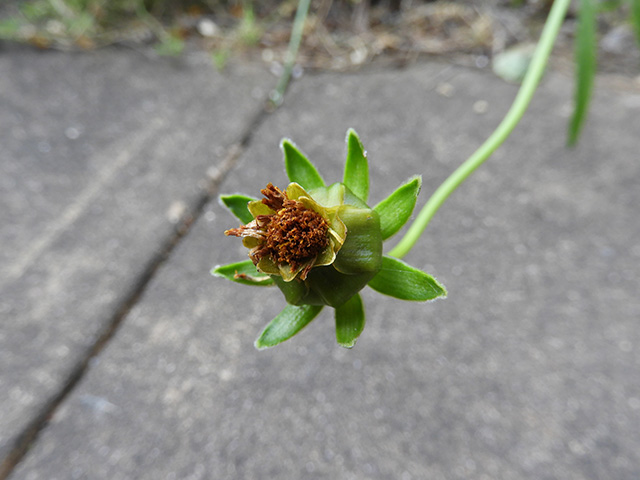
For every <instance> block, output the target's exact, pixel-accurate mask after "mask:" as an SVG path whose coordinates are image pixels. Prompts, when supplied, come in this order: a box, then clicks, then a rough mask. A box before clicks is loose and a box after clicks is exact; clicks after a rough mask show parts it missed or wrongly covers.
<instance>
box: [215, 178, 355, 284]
mask: <svg viewBox="0 0 640 480" xmlns="http://www.w3.org/2000/svg"><path fill="white" fill-rule="evenodd" d="M260 193H262V195H264V197H265V198H263V199H262V200H261V201H260V200H256V201H253V202H249V204H248V206H247V208H248V209H249V212H250V213H251V215H252V216H253V218H254V220H252V221H251V222H250V223H248V224H247V225H243V226H241V227H239V228H232V229H230V230H227V231H226V232H224V233H225V235H232V236H236V237H243V243H244V246H245V247H247V248H249V249H250V251H249V257H250V258H251V260H252V261H253V264H254V265H255V266H256V267H257V269H258V271H260V272H262V273H266V274H270V275H279V276H281V277H282V279H283V280H284V281H285V282H290V281H292V280H294V279H298V280H301V281H304V280H306V278H307V275H308V274H309V271H310V270H311V269H312V268H313V267H318V266H323V265H330V264H331V263H333V261H334V260H335V258H336V254H337V253H338V251H339V250H340V248H341V247H342V244H343V243H344V240H345V234H346V227H345V225H344V223H343V222H342V220H340V218H338V215H337V210H338V208H337V207H333V208H330V209H329V208H325V207H323V206H322V205H320V204H318V203H317V202H316V201H315V200H313V198H311V196H310V195H309V194H308V193H307V192H306V191H305V190H304V189H303V188H302V187H301V186H300V185H298V184H297V183H291V184H290V185H289V187H287V189H286V191H285V192H283V191H281V190H280V189H279V188H278V187H276V186H274V185H273V184H271V183H269V184H268V185H267V187H266V188H265V189H263V190H261V191H260Z"/></svg>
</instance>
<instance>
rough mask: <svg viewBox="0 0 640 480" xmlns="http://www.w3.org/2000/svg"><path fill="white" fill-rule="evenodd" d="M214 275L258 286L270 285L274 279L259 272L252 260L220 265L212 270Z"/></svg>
mask: <svg viewBox="0 0 640 480" xmlns="http://www.w3.org/2000/svg"><path fill="white" fill-rule="evenodd" d="M211 275H213V276H214V277H222V278H226V279H227V280H231V281H232V282H236V283H241V284H243V285H252V286H256V287H268V286H270V285H273V279H272V278H271V277H270V276H269V275H265V274H264V273H261V272H259V271H258V270H257V269H256V266H255V265H254V264H253V262H252V261H251V260H244V261H242V262H235V263H229V264H227V265H218V266H216V267H214V268H213V269H212V270H211Z"/></svg>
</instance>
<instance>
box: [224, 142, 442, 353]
mask: <svg viewBox="0 0 640 480" xmlns="http://www.w3.org/2000/svg"><path fill="white" fill-rule="evenodd" d="M347 147H348V148H347V149H348V153H347V161H346V165H345V172H344V179H343V182H342V183H334V184H332V185H329V186H326V185H325V183H324V180H323V179H322V177H321V176H320V174H319V173H318V172H317V170H316V168H315V167H314V166H313V164H312V163H311V162H310V161H309V160H308V159H307V158H306V157H305V156H304V155H303V154H302V153H301V152H300V151H299V150H298V149H297V148H296V147H295V146H294V145H293V144H292V143H291V142H289V141H288V140H284V141H283V142H282V148H283V150H284V155H285V167H286V171H287V174H288V176H289V179H290V181H291V183H290V184H289V186H288V187H287V188H286V190H285V191H282V190H280V189H279V188H278V187H276V186H274V185H273V184H271V183H269V184H268V185H267V186H266V188H264V189H262V190H261V193H262V195H263V197H264V198H263V199H262V200H255V199H253V198H250V197H246V196H243V195H228V196H223V197H221V200H222V202H223V203H224V204H225V205H226V206H227V207H229V209H230V210H231V211H232V212H233V213H234V214H235V215H236V216H237V217H238V218H239V219H240V220H242V221H243V222H244V223H245V224H244V225H242V226H240V227H237V228H232V229H229V230H227V231H225V234H226V235H228V236H235V237H241V238H242V241H243V244H244V246H245V247H247V248H248V249H249V260H245V261H243V262H236V263H232V264H229V265H224V266H218V267H216V268H214V269H213V270H212V273H213V274H214V275H216V276H221V277H225V278H227V279H229V280H233V281H235V282H238V283H244V284H249V285H255V286H268V285H274V284H275V285H277V286H278V287H279V289H280V290H281V291H282V293H283V294H284V297H285V300H286V301H287V303H288V305H287V307H285V309H284V310H283V311H282V312H281V313H280V314H279V315H278V316H277V317H276V318H275V319H273V320H272V321H271V323H269V325H267V327H266V328H265V330H264V331H263V332H262V334H261V335H260V337H259V338H258V340H257V341H256V346H257V347H258V348H264V347H269V346H273V345H277V344H278V343H280V342H283V341H284V340H287V339H288V338H291V337H292V336H293V335H295V334H296V333H297V332H298V331H299V330H301V329H302V328H303V327H304V326H305V325H307V324H308V323H309V322H310V321H311V320H313V319H314V318H315V317H316V316H317V315H318V313H319V312H320V311H321V310H322V308H323V307H324V306H330V307H333V308H334V309H335V319H336V337H337V340H338V343H339V344H340V345H343V346H345V347H352V346H353V345H354V344H355V342H356V339H357V338H358V336H359V335H360V333H361V332H362V329H363V328H364V323H365V317H364V307H363V304H362V299H361V298H360V295H359V293H358V292H359V291H360V290H362V289H363V288H364V287H365V286H367V285H369V286H370V287H372V288H373V289H374V290H376V291H378V292H381V293H384V294H386V295H390V296H393V297H396V298H400V299H404V300H432V299H434V298H437V297H439V296H443V295H445V294H446V290H445V289H444V287H443V286H442V285H440V284H439V283H438V282H437V281H436V280H435V279H434V278H433V277H431V276H430V275H428V274H426V273H424V272H421V271H420V270H417V269H415V268H413V267H411V266H409V265H407V264H406V263H404V262H402V261H400V260H398V259H395V258H393V257H389V256H385V255H383V254H382V248H383V246H382V242H383V240H385V239H387V238H389V237H391V236H392V235H393V234H395V233H396V232H397V231H398V230H399V229H400V228H401V227H402V226H403V225H404V223H405V222H406V221H407V220H408V219H409V217H410V216H411V212H412V211H413V208H414V206H415V203H416V198H417V195H418V191H419V190H420V185H421V180H420V177H413V178H411V179H409V181H407V183H405V184H403V185H401V186H400V187H399V188H398V189H396V190H395V191H394V192H393V193H392V194H391V195H389V196H388V197H387V198H386V199H384V200H382V201H381V202H380V203H378V204H377V205H376V206H375V207H373V208H370V207H369V206H368V205H367V203H366V201H367V197H368V193H369V173H368V163H367V159H366V155H365V153H364V149H363V148H362V144H361V143H360V139H359V138H358V136H357V134H356V133H355V131H353V130H349V132H348V133H347Z"/></svg>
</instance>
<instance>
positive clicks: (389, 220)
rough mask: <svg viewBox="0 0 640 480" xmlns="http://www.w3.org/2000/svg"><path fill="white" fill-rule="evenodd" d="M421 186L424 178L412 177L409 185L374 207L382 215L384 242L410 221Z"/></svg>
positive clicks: (381, 224)
mask: <svg viewBox="0 0 640 480" xmlns="http://www.w3.org/2000/svg"><path fill="white" fill-rule="evenodd" d="M421 186H422V177H420V176H415V177H412V178H410V179H409V181H407V183H405V184H404V185H401V186H400V187H398V188H397V189H396V191H395V192H393V193H392V194H391V195H389V196H388V197H387V198H385V199H384V200H382V201H381V202H380V203H379V204H377V205H376V206H375V207H373V209H374V210H375V211H376V212H378V215H380V229H381V231H382V239H383V240H386V239H387V238H389V237H390V236H392V235H393V234H395V233H397V232H398V230H400V229H401V228H402V226H403V225H404V224H405V223H406V222H407V220H409V217H411V213H412V212H413V208H414V207H415V205H416V200H417V199H418V193H419V192H420V187H421Z"/></svg>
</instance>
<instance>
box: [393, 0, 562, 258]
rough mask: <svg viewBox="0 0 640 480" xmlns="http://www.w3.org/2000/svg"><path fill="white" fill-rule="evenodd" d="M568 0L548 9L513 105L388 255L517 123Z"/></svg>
mask: <svg viewBox="0 0 640 480" xmlns="http://www.w3.org/2000/svg"><path fill="white" fill-rule="evenodd" d="M569 3H570V0H555V1H554V2H553V5H552V7H551V11H550V12H549V17H548V18H547V21H546V23H545V25H544V28H543V30H542V34H541V36H540V41H539V42H538V46H537V47H536V50H535V52H534V54H533V58H532V59H531V64H530V65H529V69H528V70H527V74H526V75H525V77H524V80H523V81H522V86H521V87H520V90H519V91H518V94H517V95H516V98H515V100H514V101H513V105H511V108H510V109H509V111H508V112H507V114H506V116H505V117H504V119H503V120H502V122H500V125H498V127H497V128H496V130H495V131H494V132H493V133H492V134H491V136H490V137H489V138H488V139H487V140H486V141H485V142H484V143H483V144H482V145H481V146H480V148H478V149H477V150H476V151H475V152H474V153H473V154H472V155H471V156H470V157H469V158H468V159H467V160H466V161H465V162H464V163H463V164H462V165H460V166H459V167H458V168H457V169H456V170H455V171H454V172H453V173H452V174H451V175H450V176H449V178H447V179H446V180H445V181H444V182H443V183H442V185H440V186H439V187H438V188H437V189H436V191H435V192H434V193H433V195H432V196H431V198H429V200H428V201H427V203H426V204H425V206H424V207H422V210H421V211H420V213H419V214H418V216H417V218H416V219H415V220H414V222H413V224H412V225H411V227H410V228H409V230H408V231H407V233H406V234H405V236H404V237H402V239H401V240H400V242H399V243H398V244H397V245H396V246H395V247H394V248H393V249H392V250H391V251H390V252H389V255H391V256H394V257H397V258H402V257H403V256H405V255H406V254H407V253H408V252H409V250H411V248H412V247H413V246H414V245H415V243H416V241H417V240H418V238H420V235H422V232H424V229H425V228H426V227H427V225H428V224H429V221H430V220H431V218H432V217H433V215H434V214H435V213H436V212H437V211H438V209H439V208H440V206H441V205H442V204H443V203H444V201H445V200H446V199H447V198H448V197H449V195H451V193H452V192H453V191H454V190H455V189H456V188H458V186H460V184H461V183H462V182H464V181H465V180H466V179H467V177H468V176H469V175H471V174H472V173H473V172H474V171H475V169H476V168H478V167H479V166H480V165H482V164H483V163H484V161H485V160H487V159H488V158H489V156H490V155H491V154H492V153H493V152H494V151H495V150H496V149H497V148H498V147H499V146H500V145H502V143H503V142H504V141H505V140H506V139H507V137H508V136H509V134H510V133H511V131H512V130H513V129H514V128H515V126H516V125H517V124H518V122H519V121H520V119H521V118H522V115H523V114H524V112H525V111H526V109H527V107H528V106H529V103H531V98H532V97H533V94H534V93H535V91H536V88H537V87H538V84H539V83H540V79H541V78H542V74H543V73H544V69H545V67H546V65H547V61H548V59H549V55H550V53H551V49H552V47H553V43H554V41H555V39H556V37H557V36H558V31H559V30H560V26H561V25H562V21H563V19H564V17H565V15H566V13H567V9H568V7H569Z"/></svg>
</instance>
